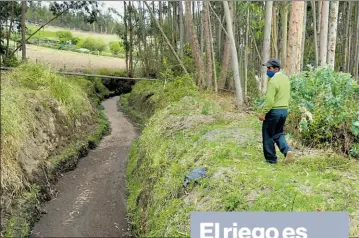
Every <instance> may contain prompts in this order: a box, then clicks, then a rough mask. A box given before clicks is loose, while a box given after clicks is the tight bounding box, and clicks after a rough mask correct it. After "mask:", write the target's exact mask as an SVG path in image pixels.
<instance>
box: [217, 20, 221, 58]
mask: <svg viewBox="0 0 359 238" xmlns="http://www.w3.org/2000/svg"><path fill="white" fill-rule="evenodd" d="M217 27H218V28H217V59H218V61H220V60H221V56H222V44H221V43H222V26H221V22H220V23H219V24H218V25H217Z"/></svg>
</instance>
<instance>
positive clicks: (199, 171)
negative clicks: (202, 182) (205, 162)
mask: <svg viewBox="0 0 359 238" xmlns="http://www.w3.org/2000/svg"><path fill="white" fill-rule="evenodd" d="M206 171H207V168H205V167H203V168H196V169H193V170H192V171H191V172H190V173H189V174H187V175H186V176H185V177H184V180H183V185H184V186H185V187H186V186H187V185H188V183H189V182H191V181H194V180H198V179H201V178H204V177H206Z"/></svg>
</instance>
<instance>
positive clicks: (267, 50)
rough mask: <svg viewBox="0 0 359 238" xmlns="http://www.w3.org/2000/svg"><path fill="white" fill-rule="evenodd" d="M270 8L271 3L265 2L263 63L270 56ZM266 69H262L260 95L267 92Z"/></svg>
mask: <svg viewBox="0 0 359 238" xmlns="http://www.w3.org/2000/svg"><path fill="white" fill-rule="evenodd" d="M272 7H273V2H272V1H267V2H266V13H265V21H264V24H265V25H264V40H263V56H262V60H263V63H265V62H267V61H268V60H269V57H270V56H269V54H270V36H271V24H272ZM266 72H267V69H266V68H264V67H262V85H261V88H262V93H265V92H266V91H267V74H266Z"/></svg>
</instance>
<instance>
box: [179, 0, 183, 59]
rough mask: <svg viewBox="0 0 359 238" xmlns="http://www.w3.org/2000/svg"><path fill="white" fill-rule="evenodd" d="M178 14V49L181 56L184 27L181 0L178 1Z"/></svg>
mask: <svg viewBox="0 0 359 238" xmlns="http://www.w3.org/2000/svg"><path fill="white" fill-rule="evenodd" d="M178 15H179V34H180V50H179V54H180V57H181V58H182V57H183V34H184V28H183V4H182V1H178Z"/></svg>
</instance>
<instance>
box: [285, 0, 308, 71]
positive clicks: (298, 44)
mask: <svg viewBox="0 0 359 238" xmlns="http://www.w3.org/2000/svg"><path fill="white" fill-rule="evenodd" d="M303 14H304V2H299V1H294V0H292V7H291V11H290V21H289V37H288V51H287V60H286V71H287V74H288V75H292V74H295V73H298V72H300V61H301V59H300V58H301V53H302V51H301V48H302V37H303V36H302V34H303Z"/></svg>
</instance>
